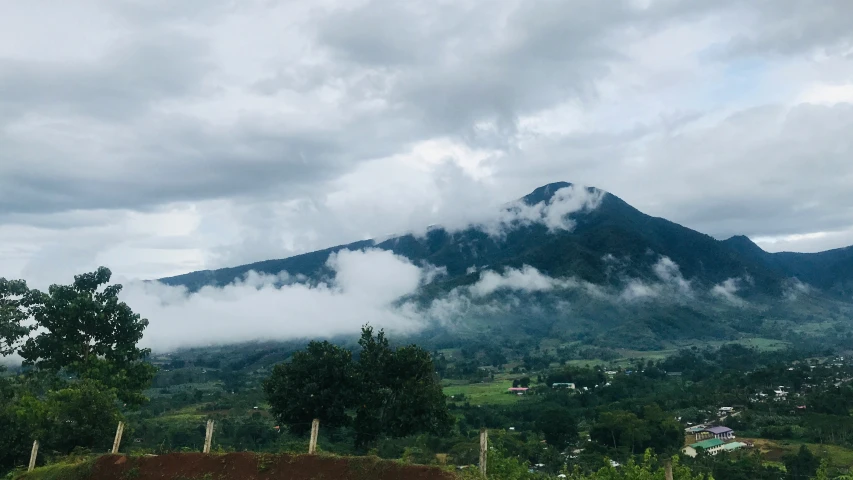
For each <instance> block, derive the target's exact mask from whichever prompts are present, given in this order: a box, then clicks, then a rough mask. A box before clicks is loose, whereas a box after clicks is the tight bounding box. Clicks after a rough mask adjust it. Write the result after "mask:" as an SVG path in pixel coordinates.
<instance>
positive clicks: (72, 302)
mask: <svg viewBox="0 0 853 480" xmlns="http://www.w3.org/2000/svg"><path fill="white" fill-rule="evenodd" d="M111 275H112V273H111V272H110V270H109V269H108V268H105V267H100V268H99V269H98V270H97V271H95V272H91V273H85V274H81V275H76V276H75V277H74V283H73V284H71V285H52V286H51V287H50V289H49V290H48V292H47V293H44V292H40V291H38V290H31V291H29V292H28V293H27V294H26V296H25V298H24V300H23V305H24V306H25V307H26V308H27V309H28V311H29V313H30V314H31V315H32V318H33V319H34V320H35V323H36V325H37V327H38V328H39V329H40V330H41V333H39V334H38V335H36V336H35V337H32V338H29V339H27V341H26V343H25V344H24V346H23V347H22V348H21V351H20V354H21V357H23V358H24V363H25V364H28V365H35V366H36V367H37V368H38V369H41V370H46V371H51V372H55V373H57V372H59V371H60V370H66V371H68V372H70V373H73V374H75V375H77V376H78V377H79V378H81V379H90V380H94V381H97V382H100V383H101V384H103V385H104V386H106V387H107V388H111V389H114V390H115V392H116V395H117V397H118V398H119V399H120V400H121V401H123V402H125V403H127V404H139V403H141V402H143V401H144V397H143V396H142V390H144V389H145V388H147V387H148V385H150V383H151V380H152V378H153V377H154V372H155V368H154V367H153V366H152V365H150V364H148V363H145V362H144V359H145V358H146V356H147V355H148V353H149V352H150V351H149V350H148V349H141V348H139V347H138V346H137V343H138V342H139V341H140V340H141V339H142V334H143V331H144V330H145V327H146V326H148V320H146V319H143V318H141V317H140V315H139V314H136V313H134V312H133V310H132V309H131V308H130V307H129V306H128V305H127V304H126V303H124V302H122V301H120V300H119V298H118V294H119V292H121V288H122V286H121V285H118V284H115V285H107V284H108V283H109V281H110V277H111Z"/></svg>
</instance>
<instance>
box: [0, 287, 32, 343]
mask: <svg viewBox="0 0 853 480" xmlns="http://www.w3.org/2000/svg"><path fill="white" fill-rule="evenodd" d="M28 293H29V289H28V288H27V284H26V282H24V281H23V280H6V279H5V278H0V357H3V356H6V355H9V354H11V353H12V352H14V351H15V346H16V344H17V342H18V341H19V340H21V339H22V338H24V337H25V336H26V335H27V334H28V333H29V331H30V329H29V328H27V327H26V326H25V325H24V321H25V320H26V319H27V318H28V317H29V314H28V313H27V312H26V310H25V308H24V306H23V302H22V300H23V299H25V298H26V296H27V294H28Z"/></svg>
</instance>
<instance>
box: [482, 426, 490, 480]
mask: <svg viewBox="0 0 853 480" xmlns="http://www.w3.org/2000/svg"><path fill="white" fill-rule="evenodd" d="M488 451H489V433H488V431H487V430H486V429H485V428H481V429H480V473H481V474H482V475H483V478H486V460H487V459H488Z"/></svg>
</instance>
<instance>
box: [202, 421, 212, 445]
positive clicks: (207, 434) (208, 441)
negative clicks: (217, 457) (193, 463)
mask: <svg viewBox="0 0 853 480" xmlns="http://www.w3.org/2000/svg"><path fill="white" fill-rule="evenodd" d="M213 425H214V423H213V420H208V421H207V431H206V432H205V434H204V450H203V452H204V453H210V444H211V443H213Z"/></svg>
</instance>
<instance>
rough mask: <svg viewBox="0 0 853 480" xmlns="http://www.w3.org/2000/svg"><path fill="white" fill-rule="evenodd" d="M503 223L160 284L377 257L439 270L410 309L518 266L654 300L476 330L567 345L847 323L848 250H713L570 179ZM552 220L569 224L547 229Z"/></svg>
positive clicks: (221, 281) (730, 243) (308, 271)
mask: <svg viewBox="0 0 853 480" xmlns="http://www.w3.org/2000/svg"><path fill="white" fill-rule="evenodd" d="M579 198H580V199H581V200H583V202H581V201H578V199H579ZM584 202H586V203H584ZM564 210H565V212H566V213H565V214H563V211H564ZM500 214H501V216H500V218H501V220H500V223H499V224H498V232H497V233H496V232H495V231H494V230H495V225H491V226H488V225H480V224H478V225H472V226H469V227H468V228H465V229H462V230H447V229H445V228H442V227H432V228H430V229H428V230H427V232H426V233H425V234H422V235H413V234H406V235H400V236H397V237H393V238H390V239H387V240H384V241H381V242H376V241H372V240H367V241H361V242H356V243H351V244H347V245H340V246H336V247H332V248H328V249H325V250H320V251H316V252H311V253H306V254H302V255H296V256H293V257H289V258H285V259H279V260H267V261H263V262H258V263H253V264H248V265H242V266H238V267H232V268H225V269H219V270H207V271H200V272H192V273H188V274H185V275H179V276H176V277H169V278H164V279H161V280H160V281H161V282H163V283H165V284H168V285H182V286H185V287H187V288H188V289H189V290H190V291H195V290H198V289H199V288H202V287H204V286H207V285H212V286H224V285H227V284H229V283H232V282H234V280H235V279H239V278H241V277H243V276H244V275H246V274H247V273H248V272H249V271H256V272H258V273H265V274H278V273H280V272H282V271H286V272H288V273H289V274H291V275H304V276H306V277H308V278H309V279H313V280H319V279H323V278H328V277H330V276H331V275H332V274H333V273H334V272H332V271H331V270H330V268H329V267H328V266H327V264H326V262H327V260H328V258H329V256H330V255H331V254H332V253H334V252H337V251H340V250H343V249H350V250H360V249H365V248H378V249H383V250H388V251H392V252H394V253H395V254H398V255H401V256H404V257H406V258H408V259H409V260H411V261H412V262H414V263H416V264H419V265H420V264H424V263H429V264H432V265H435V266H438V267H443V268H445V269H446V271H447V275H445V276H443V277H441V278H440V279H438V280H436V281H434V282H433V283H431V284H429V285H427V286H425V287H424V288H423V289H422V291H421V292H420V294H419V296H418V301H420V302H421V305H423V306H426V305H428V303H429V301H430V300H431V299H435V298H438V297H440V296H442V295H444V294H447V293H448V292H450V291H452V290H453V289H457V288H459V287H463V286H466V285H471V284H473V283H475V282H477V281H478V280H479V279H480V278H481V276H482V274H483V273H482V272H483V271H485V270H491V271H495V272H502V271H505V270H506V269H509V268H513V269H521V268H522V267H524V266H526V265H527V266H531V267H534V268H535V269H537V270H538V271H539V272H541V273H543V274H545V275H548V276H550V277H554V278H572V279H575V280H577V281H580V282H586V283H587V284H589V285H595V286H597V287H596V288H600V289H602V291H606V292H609V293H608V295H610V297H612V298H623V297H626V296H627V297H630V296H632V295H633V294H634V293H636V292H640V293H643V294H644V295H646V294H649V293H653V294H654V295H656V296H657V297H658V300H659V301H656V302H653V303H649V302H640V303H630V302H614V301H610V302H607V301H602V300H600V299H596V298H591V297H590V296H589V295H584V294H583V293H582V292H579V291H571V292H568V291H567V292H554V293H552V294H549V295H541V296H539V297H534V296H527V297H525V298H524V299H523V301H522V303H521V304H520V305H522V306H521V307H520V308H509V307H507V308H503V309H501V311H502V312H503V313H502V314H501V318H500V319H495V318H494V315H492V317H489V323H488V326H487V327H484V328H488V329H501V328H503V329H505V330H506V331H507V332H517V331H519V329H520V330H526V331H527V334H529V335H531V336H540V337H547V336H555V335H556V336H562V337H566V335H569V334H568V333H566V332H574V333H572V335H575V336H574V337H572V338H575V339H578V338H588V337H585V336H584V335H593V336H594V337H593V338H594V339H596V341H597V342H599V343H602V342H604V343H606V341H604V340H603V339H606V338H608V337H607V335H609V334H613V332H616V334H618V335H616V336H618V337H619V338H620V339H621V340H620V342H617V343H621V344H622V345H625V344H631V345H637V344H644V345H646V346H648V345H649V344H659V343H660V342H661V341H664V340H667V339H668V340H672V339H686V338H700V337H703V336H710V337H713V338H728V337H732V336H736V335H738V334H742V333H745V332H746V333H756V334H758V333H760V334H762V335H768V334H772V333H773V331H772V330H773V328H778V324H773V323H771V322H786V323H785V324H786V325H797V324H800V323H802V322H803V321H806V320H807V319H808V318H818V317H820V318H824V319H838V320H839V321H841V320H843V319H845V318H849V317H845V315H847V314H848V312H849V309H848V307H849V306H850V304H849V300H850V298H851V293H853V247H848V248H843V249H838V250H831V251H827V252H821V253H809V254H807V253H768V252H765V251H764V250H762V249H761V248H760V247H759V246H758V245H756V244H755V243H753V242H752V241H751V240H749V239H748V238H747V237H745V236H735V237H732V238H730V239H728V240H725V241H719V240H716V239H714V238H713V237H711V236H709V235H706V234H703V233H700V232H697V231H694V230H691V229H689V228H686V227H684V226H681V225H679V224H676V223H674V222H671V221H669V220H666V219H663V218H658V217H652V216H649V215H646V214H644V213H642V212H640V211H639V210H637V209H636V208H634V207H632V206H631V205H629V204H628V203H626V202H625V201H623V200H622V199H620V198H619V197H617V196H615V195H612V194H610V193H607V192H604V191H601V190H598V189H595V188H582V187H576V186H574V185H572V184H570V183H566V182H558V183H552V184H548V185H544V186H542V187H539V188H537V189H536V190H534V191H533V192H531V193H530V194H528V195H527V196H525V197H523V198H521V199H519V200H517V201H515V202H512V203H511V204H509V205H507V206H505V207H504V210H503V211H502V212H500ZM531 219H532V220H531ZM549 222H551V224H549ZM554 222H557V223H558V224H560V222H562V223H567V222H571V225H561V224H560V225H558V226H560V227H561V228H554V225H553V223H554ZM567 226H570V227H571V228H565V227H567ZM666 282H676V284H678V282H681V283H680V284H679V285H681V288H682V289H687V290H689V292H688V293H689V294H690V295H689V297H690V298H689V300H685V298H681V299H675V300H672V301H663V300H664V297H666V296H667V295H665V293H666V292H667V291H668V290H666V289H665V288H664V287H665V283H666ZM676 286H677V285H676ZM792 292H793V293H799V294H808V298H807V299H806V298H802V295H800V296H799V297H798V298H800V300H799V301H798V303H796V304H793V303H791V302H790V300H791V299H792V298H794V295H793V293H792ZM783 301H788V303H785V304H784V305H783V304H782V303H781V302H783ZM560 302H563V303H560ZM566 302H569V304H570V305H572V312H571V315H567V314H566V313H565V309H562V307H558V305H565V304H566ZM838 302H841V305H842V307H839V306H838V305H839V304H838ZM516 303H518V302H516ZM531 312H539V313H531ZM472 315H473V316H476V314H469V316H472ZM482 316H483V318H485V317H486V316H487V315H486V314H485V313H483V315H482ZM772 325H776V327H773V326H772ZM762 329H763V330H762ZM584 332H585V333H584ZM608 332H609V333H608ZM762 332H763V333H762ZM569 336H571V335H569ZM638 336H639V337H640V338H639V339H637V338H635V337H638ZM649 339H652V340H649Z"/></svg>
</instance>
